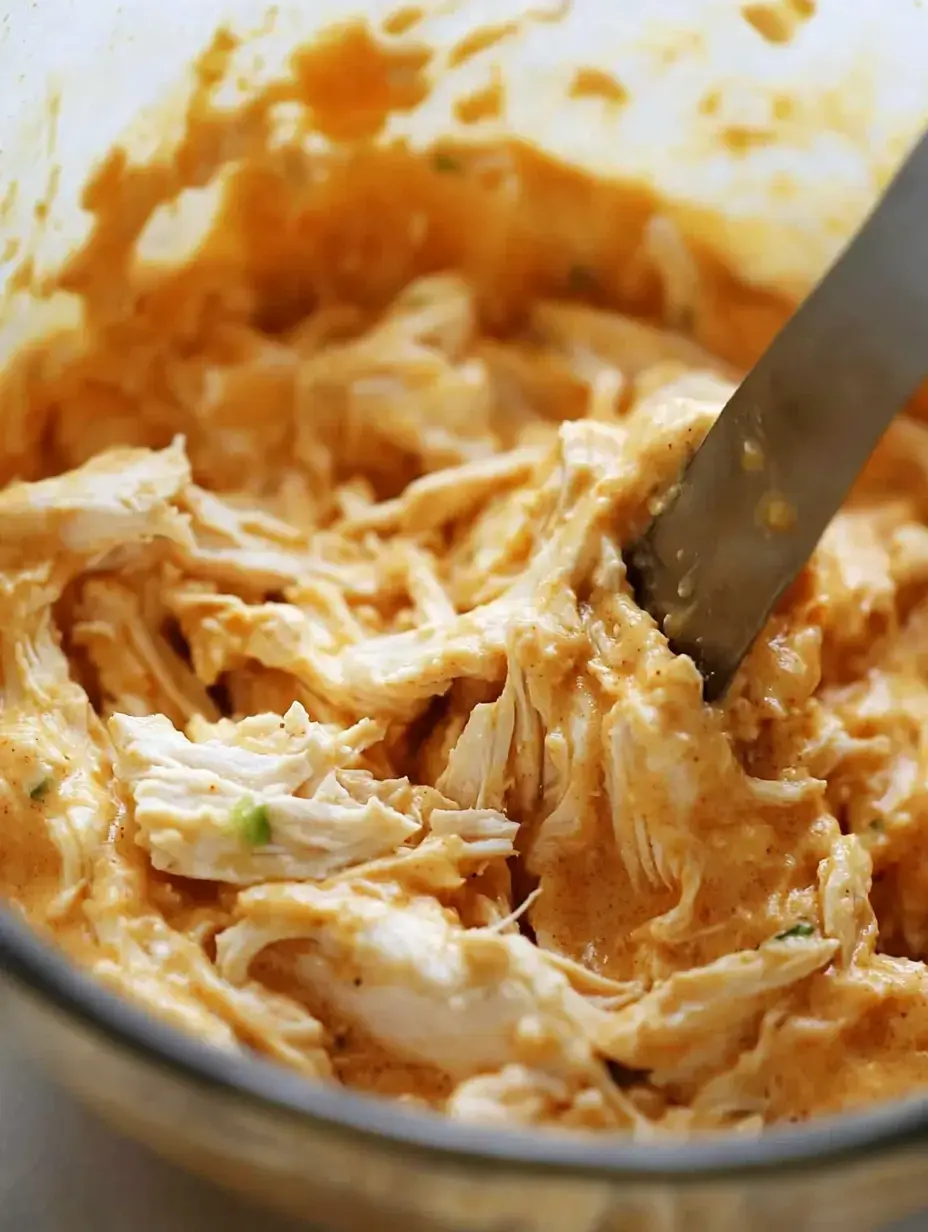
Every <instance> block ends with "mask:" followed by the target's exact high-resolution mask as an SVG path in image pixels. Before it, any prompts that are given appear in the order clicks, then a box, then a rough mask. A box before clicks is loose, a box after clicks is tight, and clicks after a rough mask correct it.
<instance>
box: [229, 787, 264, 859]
mask: <svg viewBox="0 0 928 1232" xmlns="http://www.w3.org/2000/svg"><path fill="white" fill-rule="evenodd" d="M232 824H233V825H234V826H235V828H236V830H238V832H239V834H240V835H241V836H242V838H243V839H244V840H245V842H246V843H247V844H248V846H249V847H263V846H264V845H265V844H266V843H269V842H270V841H271V823H270V820H269V819H268V815H267V805H265V804H255V802H254V800H252V798H251V796H243V797H242V799H241V800H239V802H238V804H236V806H235V808H234V809H233V810H232Z"/></svg>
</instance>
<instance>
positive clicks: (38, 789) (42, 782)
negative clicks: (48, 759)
mask: <svg viewBox="0 0 928 1232" xmlns="http://www.w3.org/2000/svg"><path fill="white" fill-rule="evenodd" d="M51 789H52V776H51V775H50V774H46V776H45V777H44V778H43V779H39V781H38V782H37V783H36V785H35V786H34V787H30V789H29V799H30V800H44V799H45V797H46V796H47V795H48V793H49V792H50V791H51Z"/></svg>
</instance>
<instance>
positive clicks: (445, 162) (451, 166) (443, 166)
mask: <svg viewBox="0 0 928 1232" xmlns="http://www.w3.org/2000/svg"><path fill="white" fill-rule="evenodd" d="M432 166H433V167H434V168H435V170H436V171H446V172H447V171H462V170H463V168H462V166H461V164H460V162H459V161H458V159H456V158H455V157H454V155H452V154H443V153H442V152H441V151H440V150H439V151H438V152H437V153H436V154H435V155H434V156H433V158H432Z"/></svg>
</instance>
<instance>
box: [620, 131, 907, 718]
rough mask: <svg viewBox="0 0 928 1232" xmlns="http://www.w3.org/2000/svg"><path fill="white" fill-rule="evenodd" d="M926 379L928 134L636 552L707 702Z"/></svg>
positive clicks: (660, 614) (630, 552)
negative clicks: (694, 667) (697, 672)
mask: <svg viewBox="0 0 928 1232" xmlns="http://www.w3.org/2000/svg"><path fill="white" fill-rule="evenodd" d="M926 374H928V136H925V137H923V138H922V140H921V141H920V142H919V143H918V145H917V146H916V147H915V148H914V150H913V151H912V153H911V154H910V155H909V157H908V159H907V160H906V162H905V163H904V164H903V166H902V169H901V170H900V171H899V172H898V174H897V175H896V178H895V179H894V180H893V182H892V184H891V185H890V187H889V189H888V191H887V192H886V194H885V195H884V197H883V198H882V200H881V201H880V202H879V204H878V205H877V207H876V209H875V210H874V211H873V213H872V214H871V215H870V217H869V218H868V219H867V221H866V223H865V224H864V226H863V227H862V228H861V230H860V231H859V232H858V234H857V236H856V238H855V239H854V240H853V241H852V242H851V243H850V245H849V246H848V247H847V248H846V249H845V251H844V253H843V255H842V256H841V257H840V258H839V259H838V261H837V262H836V263H835V265H834V266H833V267H832V268H831V270H830V271H829V273H828V274H827V275H826V276H825V278H824V279H823V280H822V281H821V282H820V283H819V285H818V286H817V287H816V288H815V290H814V291H813V292H812V293H811V294H810V295H809V297H808V299H806V300H805V301H804V302H803V303H802V304H801V305H800V307H799V308H798V310H797V311H796V313H795V314H794V315H793V316H792V317H791V319H790V320H789V321H788V322H787V324H786V326H785V327H784V328H783V329H782V330H781V332H780V333H779V334H778V335H777V337H776V338H775V339H774V341H773V344H772V345H771V347H770V349H769V350H768V351H767V352H766V354H765V355H763V356H762V358H761V359H760V360H759V361H758V363H757V364H756V365H755V367H754V368H753V369H752V370H751V372H750V373H749V374H748V375H747V377H746V378H745V379H744V381H743V382H742V384H741V385H740V386H739V388H738V389H737V390H736V391H735V393H734V394H733V395H732V397H731V399H730V400H729V402H728V404H727V405H726V407H725V409H724V410H723V411H722V413H721V415H720V416H719V418H718V419H717V420H716V422H715V424H714V425H713V426H712V429H711V431H710V432H709V434H708V436H707V437H706V439H705V441H704V443H703V444H702V446H701V447H700V449H699V450H698V451H697V452H696V454H695V455H694V456H693V458H692V460H691V461H690V463H689V465H688V467H687V468H686V470H685V472H684V474H683V476H682V478H681V480H680V482H679V484H678V485H677V486H676V487H675V488H674V490H673V491H672V492H671V493H670V494H669V496H668V497H667V499H666V501H665V504H664V507H663V508H662V509H661V511H660V512H659V513H658V515H657V516H656V517H655V519H654V521H653V522H652V523H651V525H650V526H649V527H648V529H647V530H646V531H645V533H644V534H643V535H642V537H641V538H640V539H639V540H637V542H635V543H634V544H632V546H631V547H629V548H628V549H627V550H626V553H625V560H626V565H627V567H628V572H629V578H630V580H631V583H632V586H633V587H634V589H635V593H636V596H637V598H638V601H639V602H640V603H641V605H642V607H645V608H647V609H648V611H649V612H651V614H652V615H653V616H654V617H655V618H656V619H657V620H658V622H659V623H660V624H661V625H662V627H663V629H664V631H665V633H666V634H667V636H668V637H669V639H670V642H671V645H672V646H673V648H674V649H675V650H676V651H678V652H679V653H681V654H688V655H691V656H692V657H693V659H694V660H695V661H696V664H697V666H698V667H699V669H700V671H701V672H702V675H703V678H704V680H705V696H706V700H707V701H714V700H716V699H717V698H719V697H720V696H721V695H722V694H723V693H724V691H725V689H726V688H727V687H728V684H729V683H730V681H731V679H732V676H733V675H734V673H735V671H736V669H737V667H738V665H739V663H740V662H741V660H742V658H743V657H744V655H745V654H746V653H747V651H748V649H749V648H750V646H751V643H752V642H753V641H754V638H755V637H756V636H757V634H758V633H759V632H760V630H761V628H762V626H763V625H764V622H765V621H766V619H767V617H768V616H769V614H770V612H771V610H772V609H773V607H774V605H775V603H776V602H777V600H778V599H779V597H780V596H781V595H782V594H783V592H784V590H785V589H786V588H787V586H789V584H790V583H791V582H792V581H793V579H794V578H795V577H796V575H797V573H798V572H799V570H800V569H801V568H802V566H803V564H804V563H805V562H806V560H807V559H808V557H809V556H810V555H811V553H812V551H813V549H814V548H815V545H816V543H817V542H818V540H819V538H820V537H821V534H822V532H823V531H824V529H825V527H826V526H827V525H828V523H829V521H830V520H831V518H832V517H833V516H834V514H835V513H836V512H837V510H838V508H839V506H840V505H841V503H842V501H843V500H844V498H845V496H846V495H847V493H848V490H849V489H850V487H851V485H852V484H853V482H854V480H855V478H856V477H857V475H858V474H859V472H860V470H861V468H862V467H863V465H864V463H865V462H866V461H867V458H868V457H869V456H870V454H871V453H872V452H873V449H874V447H875V446H876V444H877V442H878V441H879V439H880V437H881V436H882V435H883V432H884V431H885V429H886V428H887V426H888V425H889V422H890V420H891V419H892V418H893V416H894V415H896V413H897V412H898V411H899V410H900V409H901V408H902V407H903V406H904V404H905V403H906V402H907V401H908V399H909V398H910V397H911V395H912V394H913V393H914V392H915V390H916V389H917V388H918V386H919V385H920V384H921V382H922V380H923V379H924V378H925V376H926Z"/></svg>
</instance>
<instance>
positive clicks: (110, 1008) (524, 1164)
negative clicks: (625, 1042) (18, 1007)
mask: <svg viewBox="0 0 928 1232" xmlns="http://www.w3.org/2000/svg"><path fill="white" fill-rule="evenodd" d="M0 975H3V976H4V977H5V978H6V979H8V980H10V981H12V982H13V983H14V984H18V985H20V986H22V987H24V988H25V989H27V990H28V992H30V993H32V994H33V995H34V996H38V998H39V999H40V1000H41V1001H42V1002H44V1003H46V1004H47V1005H49V1006H51V1007H53V1008H54V1009H56V1010H57V1011H59V1012H60V1013H62V1014H63V1015H64V1016H65V1017H67V1018H69V1019H71V1020H72V1021H75V1022H77V1023H78V1024H79V1025H81V1026H82V1027H84V1028H85V1029H89V1031H90V1032H91V1033H93V1034H95V1035H97V1036H103V1037H104V1038H106V1039H108V1040H109V1041H111V1042H112V1043H114V1044H116V1045H117V1046H118V1047H119V1048H120V1049H121V1050H122V1051H123V1052H127V1053H129V1054H131V1055H132V1056H134V1057H135V1058H136V1059H137V1060H141V1061H143V1062H145V1063H147V1064H149V1065H154V1066H156V1067H158V1068H160V1069H162V1070H166V1071H168V1072H169V1073H170V1074H171V1075H172V1076H173V1077H175V1078H178V1079H181V1080H184V1081H187V1082H193V1083H194V1084H195V1085H197V1086H198V1087H200V1088H201V1089H205V1090H209V1089H213V1090H214V1091H216V1092H217V1093H218V1094H220V1095H222V1096H224V1097H234V1098H235V1099H238V1100H240V1101H245V1102H246V1103H247V1104H249V1105H251V1107H252V1108H254V1109H256V1110H258V1111H260V1112H263V1113H264V1114H268V1113H272V1114H275V1115H281V1114H282V1115H284V1116H285V1117H288V1118H290V1119H294V1118H295V1119H297V1120H301V1121H304V1122H306V1121H308V1122H310V1123H311V1125H312V1126H313V1127H315V1128H316V1129H324V1130H326V1131H327V1132H331V1131H332V1130H333V1129H335V1130H338V1131H339V1132H340V1133H341V1134H342V1135H343V1136H347V1137H350V1138H353V1139H354V1140H355V1141H356V1142H357V1143H358V1145H368V1146H372V1147H376V1148H377V1149H379V1150H381V1151H389V1152H392V1153H394V1154H395V1153H397V1152H405V1153H407V1154H409V1155H412V1156H416V1157H418V1158H419V1159H420V1160H422V1161H426V1162H427V1161H431V1162H432V1163H433V1164H434V1163H443V1164H444V1165H446V1166H458V1167H462V1166H473V1165H475V1164H477V1165H480V1166H482V1167H484V1168H487V1169H493V1170H500V1169H512V1168H517V1169H520V1170H522V1171H527V1172H538V1171H544V1173H545V1174H546V1175H548V1176H550V1175H551V1174H552V1173H556V1174H559V1175H561V1176H564V1175H565V1174H566V1175H568V1176H572V1177H574V1178H580V1177H584V1176H586V1177H595V1178H596V1179H597V1180H599V1181H603V1180H613V1181H615V1180H622V1181H624V1182H631V1181H638V1182H642V1181H652V1182H653V1181H662V1182H664V1183H666V1182H668V1181H669V1182H677V1183H681V1184H682V1183H688V1182H695V1181H705V1180H709V1179H713V1178H714V1179H718V1178H720V1177H727V1178H729V1179H732V1178H734V1177H738V1178H743V1179H747V1178H748V1177H750V1176H755V1177H756V1176H763V1175H764V1174H769V1173H771V1172H774V1171H776V1172H778V1173H779V1172H780V1171H781V1170H783V1169H789V1170H792V1171H810V1170H815V1169H820V1168H822V1167H823V1166H835V1165H839V1164H841V1163H848V1162H852V1161H854V1160H859V1159H860V1158H861V1157H862V1156H864V1155H871V1154H873V1153H876V1152H879V1153H881V1154H883V1153H885V1152H887V1151H889V1150H892V1149H898V1148H900V1147H902V1146H905V1145H912V1144H914V1143H916V1142H917V1141H918V1140H919V1139H924V1137H925V1134H926V1130H928V1095H926V1096H922V1097H918V1096H916V1097H912V1098H909V1099H906V1100H901V1101H894V1102H891V1103H888V1104H883V1105H878V1106H876V1107H874V1108H869V1109H867V1110H866V1111H863V1112H856V1113H850V1114H845V1115H842V1116H829V1117H822V1118H820V1119H817V1120H815V1121H812V1122H807V1123H804V1124H802V1125H796V1126H789V1127H785V1128H782V1129H774V1130H771V1131H769V1132H767V1133H765V1134H764V1135H762V1136H760V1137H756V1138H744V1137H738V1136H736V1135H733V1134H727V1135H722V1134H719V1135H718V1136H713V1137H706V1138H704V1139H702V1140H699V1141H696V1140H692V1139H690V1140H688V1141H683V1140H676V1141H674V1140H667V1141H660V1140H657V1141H648V1142H646V1143H644V1142H636V1141H634V1140H633V1139H630V1138H624V1137H622V1136H619V1135H604V1134H592V1133H590V1134H576V1135H566V1134H559V1133H554V1132H551V1131H535V1132H530V1131H524V1130H521V1131H520V1130H508V1129H493V1128H489V1127H485V1126H479V1125H471V1124H464V1123H462V1122H459V1121H452V1120H451V1119H450V1118H448V1117H444V1116H442V1115H441V1114H439V1113H432V1112H422V1111H418V1110H414V1109H406V1108H402V1109H400V1108H398V1106H397V1104H396V1102H395V1101H393V1100H390V1099H387V1098H385V1097H379V1096H374V1095H365V1094H362V1093H360V1092H355V1091H350V1090H346V1089H345V1088H342V1087H335V1086H329V1085H326V1084H324V1083H321V1082H320V1083H318V1084H315V1083H313V1082H311V1081H310V1080H308V1079H304V1078H302V1077H301V1076H300V1075H298V1074H294V1072H293V1071H291V1070H288V1069H286V1068H285V1067H284V1066H282V1065H277V1064H276V1063H274V1062H272V1061H268V1060H263V1059H262V1058H260V1057H259V1056H257V1055H255V1054H252V1055H249V1054H246V1053H242V1054H238V1055H237V1054H231V1053H225V1052H223V1051H222V1050H221V1049H219V1048H215V1047H212V1046H210V1045H209V1044H206V1043H203V1042H202V1041H200V1040H197V1039H195V1038H194V1037H193V1036H189V1035H187V1034H185V1033H184V1032H182V1031H181V1030H179V1029H177V1028H175V1027H173V1026H171V1025H170V1024H168V1023H163V1022H160V1021H159V1020H158V1019H157V1018H156V1017H154V1016H153V1015H151V1014H149V1013H148V1012H147V1011H145V1010H144V1009H142V1008H140V1007H137V1006H135V1005H133V1004H132V1003H131V1002H130V1001H128V1000H125V999H123V998H122V997H120V996H118V995H117V994H116V993H114V992H111V991H109V990H108V989H107V988H105V987H104V986H103V985H102V984H99V983H98V982H97V981H96V980H95V979H93V977H92V976H90V975H89V974H87V973H85V972H83V971H81V970H80V969H79V968H78V967H77V966H76V965H75V964H73V963H72V962H71V960H70V959H69V958H67V956H66V955H65V954H64V953H62V952H60V951H58V950H57V949H55V948H54V947H53V946H52V945H51V944H49V943H48V942H46V941H44V940H42V939H41V938H40V937H39V936H38V934H37V933H35V932H33V930H32V929H31V928H30V927H29V926H28V924H26V923H25V922H24V921H23V920H21V919H19V918H17V917H16V916H15V915H14V914H13V913H12V912H11V911H10V910H9V909H7V908H5V907H4V908H0Z"/></svg>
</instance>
